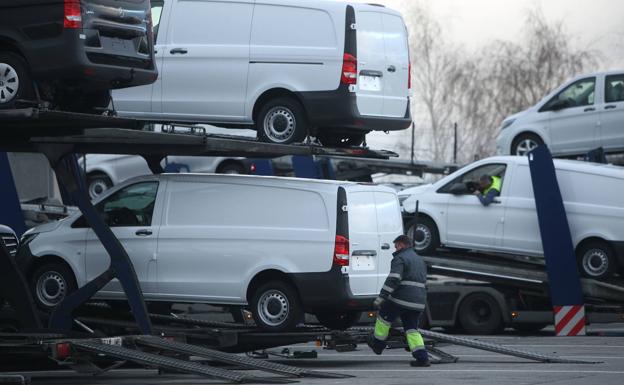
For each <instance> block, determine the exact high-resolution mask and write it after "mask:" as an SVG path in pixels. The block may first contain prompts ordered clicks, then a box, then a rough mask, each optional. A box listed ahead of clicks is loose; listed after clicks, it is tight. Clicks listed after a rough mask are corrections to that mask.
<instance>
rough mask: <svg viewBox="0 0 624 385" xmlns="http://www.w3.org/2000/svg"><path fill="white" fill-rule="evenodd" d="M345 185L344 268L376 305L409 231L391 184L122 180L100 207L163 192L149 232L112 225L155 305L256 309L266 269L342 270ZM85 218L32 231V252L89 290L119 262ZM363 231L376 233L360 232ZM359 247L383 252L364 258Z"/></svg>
mask: <svg viewBox="0 0 624 385" xmlns="http://www.w3.org/2000/svg"><path fill="white" fill-rule="evenodd" d="M154 185H157V190H154ZM339 188H342V189H344V190H345V192H346V199H347V206H348V208H347V211H348V212H349V219H348V221H349V223H348V225H349V240H350V263H349V266H346V267H342V268H339V271H342V275H343V277H344V279H346V280H347V281H346V282H347V283H348V289H349V292H350V293H351V295H352V296H353V298H356V299H357V298H364V299H365V298H371V299H372V298H374V297H375V296H376V295H377V294H378V293H379V291H380V289H381V286H382V285H383V281H384V279H385V277H386V275H387V274H388V272H389V269H390V261H391V259H392V251H393V250H394V248H393V247H392V246H393V245H392V241H393V240H394V239H395V238H396V237H397V236H398V235H400V234H402V232H403V228H402V221H401V217H400V206H399V203H398V199H397V196H396V193H395V192H394V190H392V189H390V188H388V187H385V186H376V185H360V184H356V183H350V182H334V181H319V180H306V179H297V178H278V177H260V176H233V175H209V174H161V175H152V176H142V177H137V178H134V179H131V180H127V181H125V182H122V183H121V184H119V185H117V186H115V187H114V188H112V189H110V190H107V191H106V192H105V193H103V194H102V196H101V197H100V198H98V199H97V200H96V201H95V202H94V203H95V205H96V206H97V205H98V204H99V203H101V202H102V203H104V202H109V198H112V197H114V196H116V195H115V194H118V193H119V194H122V193H123V194H126V196H128V197H129V198H128V199H130V200H131V202H133V201H134V200H137V199H145V196H146V194H147V195H149V194H148V193H147V192H146V191H152V193H153V194H155V195H153V196H155V198H154V200H153V202H154V203H153V206H154V209H153V212H152V214H151V222H149V223H150V224H149V225H146V226H138V225H137V226H121V227H115V226H112V227H111V229H112V231H113V232H114V233H115V235H116V236H117V237H118V238H119V240H120V241H121V242H122V244H123V245H124V247H125V248H126V250H127V252H128V255H129V256H130V259H131V260H132V263H133V265H134V267H135V270H136V272H137V276H138V278H139V281H140V284H141V287H142V289H143V291H144V294H145V298H146V299H148V300H163V301H171V302H203V303H215V304H238V305H241V304H246V303H247V294H248V293H247V289H248V287H249V284H250V282H251V281H252V279H253V278H254V277H255V276H256V275H257V274H258V273H260V272H265V271H267V270H277V271H280V272H283V273H285V274H289V275H305V274H323V273H326V272H328V271H330V270H333V269H334V268H335V266H334V265H333V253H334V246H335V238H336V224H337V219H336V218H337V210H338V207H337V202H338V200H337V192H338V190H339ZM133 189H134V190H133ZM133 191H134V192H133ZM361 197H364V198H365V199H359V198H361ZM358 205H360V206H364V207H365V208H366V210H364V211H362V210H359V209H358ZM140 207H143V205H140ZM142 215H148V216H149V215H150V214H149V213H147V214H142ZM79 218H80V213H76V214H74V215H72V216H70V217H68V218H66V219H65V220H63V221H61V222H58V223H57V224H55V225H54V226H50V225H44V226H41V227H37V228H34V229H32V230H30V233H33V234H38V235H37V236H36V237H35V238H34V239H33V240H32V241H31V242H30V243H29V247H30V251H31V254H32V255H33V257H36V258H42V257H45V256H48V255H54V256H58V257H60V258H62V259H64V260H66V261H67V262H68V263H69V264H70V266H71V267H72V270H73V272H74V274H75V275H76V280H77V283H78V285H79V286H82V285H84V284H85V283H86V282H88V281H89V280H92V279H93V278H95V277H96V276H97V275H99V274H100V273H102V272H103V271H104V270H105V269H106V268H107V267H108V265H109V258H108V256H107V255H106V252H105V251H104V249H103V247H102V245H101V243H100V242H99V240H98V239H97V238H96V237H95V235H94V234H93V231H92V230H90V229H88V228H86V227H84V226H83V227H82V228H81V225H77V223H79V221H78V219H79ZM358 224H366V225H365V226H366V229H370V231H368V232H367V231H359V230H358ZM141 232H142V233H147V235H145V234H142V235H140V233H141ZM364 248H365V249H364ZM358 250H368V251H374V253H369V254H367V255H362V256H360V255H358V253H357V252H356V251H358ZM123 297H124V293H123V292H122V290H121V287H120V284H119V282H118V281H117V280H113V281H112V282H111V283H109V284H108V285H107V286H106V287H105V288H104V289H103V290H102V291H100V292H99V293H98V298H103V299H121V298H123ZM302 300H305V299H304V298H302ZM304 302H305V301H304Z"/></svg>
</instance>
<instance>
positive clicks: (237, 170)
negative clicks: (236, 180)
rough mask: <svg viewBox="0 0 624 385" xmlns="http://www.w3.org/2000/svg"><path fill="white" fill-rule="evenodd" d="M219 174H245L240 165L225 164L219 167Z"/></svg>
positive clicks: (243, 168)
mask: <svg viewBox="0 0 624 385" xmlns="http://www.w3.org/2000/svg"><path fill="white" fill-rule="evenodd" d="M218 173H219V174H246V172H245V167H244V166H243V165H242V164H240V163H226V164H224V165H222V166H219V171H218Z"/></svg>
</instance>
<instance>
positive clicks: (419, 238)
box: [411, 223, 432, 250]
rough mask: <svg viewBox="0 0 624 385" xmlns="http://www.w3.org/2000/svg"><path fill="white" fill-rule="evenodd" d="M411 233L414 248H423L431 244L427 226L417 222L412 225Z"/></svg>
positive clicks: (429, 230) (429, 231)
mask: <svg viewBox="0 0 624 385" xmlns="http://www.w3.org/2000/svg"><path fill="white" fill-rule="evenodd" d="M411 234H412V239H413V241H414V248H415V249H416V250H424V249H426V248H427V247H429V245H430V244H431V238H432V235H431V229H429V227H427V226H425V225H423V224H421V223H419V224H417V225H416V227H414V226H412V229H411Z"/></svg>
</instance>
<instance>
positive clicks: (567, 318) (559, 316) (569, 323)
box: [553, 305, 585, 336]
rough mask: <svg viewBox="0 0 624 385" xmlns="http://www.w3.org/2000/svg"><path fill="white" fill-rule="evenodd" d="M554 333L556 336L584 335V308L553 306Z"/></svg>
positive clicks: (582, 306)
mask: <svg viewBox="0 0 624 385" xmlns="http://www.w3.org/2000/svg"><path fill="white" fill-rule="evenodd" d="M553 310H554V312H555V332H556V334H557V336H584V335H585V306H584V305H572V306H555V307H554V309H553Z"/></svg>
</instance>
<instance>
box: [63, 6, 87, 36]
mask: <svg viewBox="0 0 624 385" xmlns="http://www.w3.org/2000/svg"><path fill="white" fill-rule="evenodd" d="M63 27H65V28H72V29H73V28H82V11H81V9H80V0H65V6H64V17H63Z"/></svg>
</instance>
